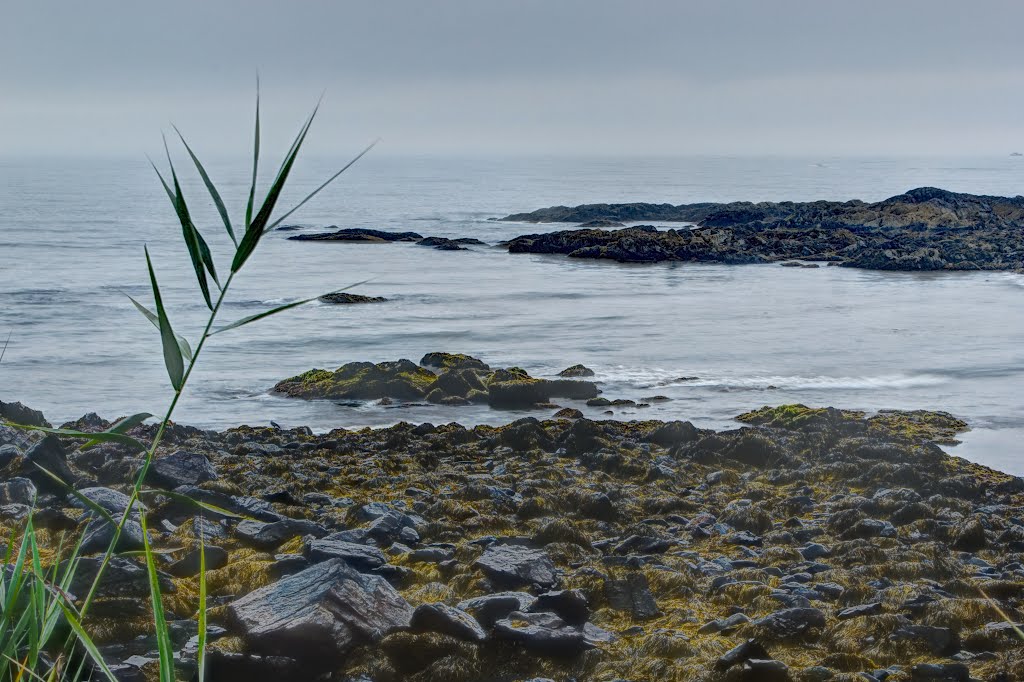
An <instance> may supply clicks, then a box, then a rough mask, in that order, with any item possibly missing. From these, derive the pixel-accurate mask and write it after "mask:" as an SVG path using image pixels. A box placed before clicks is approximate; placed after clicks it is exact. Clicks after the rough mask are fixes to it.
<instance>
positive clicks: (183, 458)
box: [146, 450, 217, 490]
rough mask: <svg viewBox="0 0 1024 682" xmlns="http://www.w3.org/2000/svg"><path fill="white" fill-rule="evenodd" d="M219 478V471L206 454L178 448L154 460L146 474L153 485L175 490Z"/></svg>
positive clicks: (147, 479)
mask: <svg viewBox="0 0 1024 682" xmlns="http://www.w3.org/2000/svg"><path fill="white" fill-rule="evenodd" d="M215 480H217V471H216V469H214V468H213V465H212V464H210V460H208V459H207V458H206V455H203V454H200V453H198V452H188V451H187V450H178V451H176V452H172V453H171V454H169V455H167V456H166V457H160V458H158V459H155V460H153V464H152V465H151V466H150V467H149V472H147V474H146V481H147V482H148V483H151V484H152V485H155V486H159V487H162V488H166V489H167V490H174V489H175V488H177V487H178V486H182V485H199V484H200V483H205V482H206V481H215Z"/></svg>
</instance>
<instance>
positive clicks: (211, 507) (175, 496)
mask: <svg viewBox="0 0 1024 682" xmlns="http://www.w3.org/2000/svg"><path fill="white" fill-rule="evenodd" d="M139 495H164V496H166V497H169V498H171V499H172V500H177V501H178V502H184V503H186V504H190V505H192V506H194V507H199V508H200V509H205V510H206V511H211V512H214V513H215V514H220V515H221V516H227V517H229V518H233V519H247V520H249V521H255V520H256V519H254V518H253V517H251V516H246V515H245V514H236V513H235V512H233V511H228V510H227V509H224V508H223V507H218V506H217V505H215V504H210V503H208V502H202V501H200V500H197V499H194V498H192V497H189V496H188V495H184V494H182V493H176V492H174V491H173V490H153V489H150V488H145V489H143V490H140V491H139Z"/></svg>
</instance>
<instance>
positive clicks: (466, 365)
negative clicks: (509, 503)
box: [274, 353, 600, 409]
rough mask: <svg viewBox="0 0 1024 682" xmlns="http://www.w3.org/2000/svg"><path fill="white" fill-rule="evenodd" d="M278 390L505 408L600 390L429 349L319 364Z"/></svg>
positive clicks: (308, 395)
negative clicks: (335, 365) (393, 357)
mask: <svg viewBox="0 0 1024 682" xmlns="http://www.w3.org/2000/svg"><path fill="white" fill-rule="evenodd" d="M579 367H582V365H580V366H579ZM570 369H573V368H570ZM583 369H586V368H583ZM587 371H589V370H587ZM573 376H585V374H578V375H576V374H574V375H573ZM274 391H275V392H277V393H282V394H284V395H287V396H291V397H294V398H304V399H307V400H310V399H324V400H346V399H348V400H385V399H386V400H400V401H417V400H426V401H427V402H430V403H436V404H440V405H450V406H459V405H469V404H471V403H486V404H488V405H490V406H491V407H494V408H499V409H527V408H534V407H542V408H547V407H549V406H550V402H551V400H552V399H553V398H567V399H570V400H586V399H588V398H594V397H595V396H597V394H598V393H599V392H600V391H599V390H598V388H597V384H595V383H594V382H591V381H582V380H574V379H565V378H559V379H538V378H535V377H531V376H530V375H529V374H527V373H526V372H525V371H524V370H522V369H520V368H518V367H511V368H507V369H491V367H489V366H488V365H487V364H485V363H483V362H482V361H480V360H478V359H477V358H473V357H470V356H468V355H462V354H458V353H427V354H426V355H425V356H423V358H422V359H421V360H420V363H419V364H418V365H417V364H415V363H413V362H412V361H410V360H398V361H396V362H381V363H377V364H373V363H369V362H352V363H349V364H347V365H344V366H343V367H341V368H339V369H337V370H335V371H333V372H332V371H330V370H323V369H313V370H310V371H308V372H305V373H303V374H300V375H298V376H294V377H291V378H290V379H285V380H284V381H281V382H279V383H278V384H277V385H276V386H274Z"/></svg>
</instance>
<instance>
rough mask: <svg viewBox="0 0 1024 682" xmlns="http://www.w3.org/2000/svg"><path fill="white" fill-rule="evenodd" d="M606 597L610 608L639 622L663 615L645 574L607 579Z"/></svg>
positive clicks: (605, 586)
mask: <svg viewBox="0 0 1024 682" xmlns="http://www.w3.org/2000/svg"><path fill="white" fill-rule="evenodd" d="M604 595H605V598H606V599H607V600H608V605H609V606H611V607H612V608H613V609H615V610H617V611H625V612H626V613H628V614H630V615H631V616H632V617H633V618H635V619H637V620H649V619H651V618H657V617H658V616H660V615H661V611H660V610H659V609H658V603H657V602H656V601H655V600H654V595H653V594H652V593H651V589H650V586H649V585H648V583H647V577H646V576H644V574H643V573H627V574H626V575H625V577H623V578H607V579H606V580H605V581H604Z"/></svg>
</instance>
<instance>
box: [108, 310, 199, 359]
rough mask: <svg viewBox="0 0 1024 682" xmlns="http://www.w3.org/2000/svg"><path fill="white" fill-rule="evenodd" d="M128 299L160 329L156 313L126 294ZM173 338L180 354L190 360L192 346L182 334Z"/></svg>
mask: <svg viewBox="0 0 1024 682" xmlns="http://www.w3.org/2000/svg"><path fill="white" fill-rule="evenodd" d="M125 296H128V294H125ZM128 300H130V301H131V302H132V303H134V304H135V307H136V308H137V309H138V311H139V312H140V313H142V314H143V315H145V316H146V319H147V320H149V321H150V322H152V323H153V326H154V327H156V328H157V329H160V319H159V318H158V317H157V316H156V313H154V312H153V311H152V310H150V309H149V308H147V307H146V306H144V305H142V304H141V303H139V302H138V301H136V300H135V299H134V298H132V297H131V296H128ZM175 338H176V339H178V348H179V349H180V350H181V354H182V356H183V357H184V358H185V359H186V360H192V346H190V345H188V341H186V340H185V337H183V336H178V335H175Z"/></svg>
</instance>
